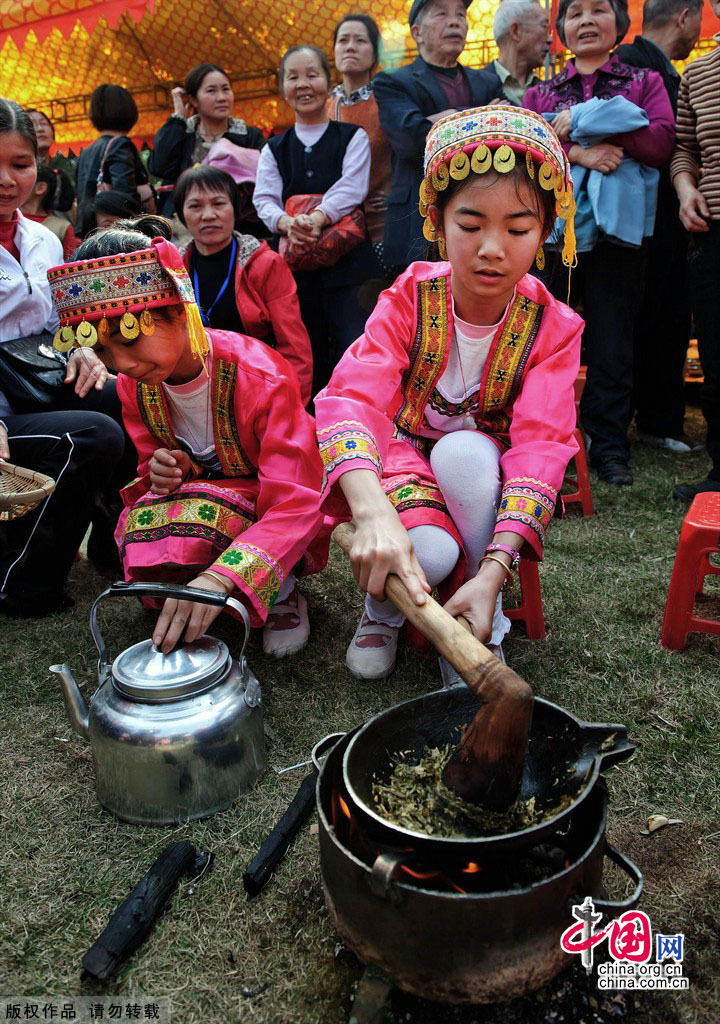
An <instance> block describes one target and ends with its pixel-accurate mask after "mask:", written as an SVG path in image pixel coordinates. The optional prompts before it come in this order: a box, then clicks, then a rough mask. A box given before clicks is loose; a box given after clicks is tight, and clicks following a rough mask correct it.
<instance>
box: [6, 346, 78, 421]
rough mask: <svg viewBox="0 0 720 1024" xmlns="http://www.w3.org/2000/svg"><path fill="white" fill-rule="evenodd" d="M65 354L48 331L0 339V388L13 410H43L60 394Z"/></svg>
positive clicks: (64, 370)
mask: <svg viewBox="0 0 720 1024" xmlns="http://www.w3.org/2000/svg"><path fill="white" fill-rule="evenodd" d="M66 373H67V357H66V356H65V355H63V353H61V352H58V351H57V349H55V348H53V336H52V334H50V332H49V331H43V333H42V334H30V335H28V336H27V337H26V338H16V339H15V340H14V341H0V391H2V392H3V394H4V395H5V397H6V398H7V400H8V402H9V403H10V408H11V409H12V410H13V412H15V413H23V412H34V411H38V412H43V411H47V410H48V409H49V408H51V407H52V406H54V405H55V404H56V403H57V402H58V401H59V400H60V398H61V397H62V396H63V394H64V388H65V375H66Z"/></svg>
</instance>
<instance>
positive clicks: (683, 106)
mask: <svg viewBox="0 0 720 1024" xmlns="http://www.w3.org/2000/svg"><path fill="white" fill-rule="evenodd" d="M470 3H471V0H413V2H412V5H411V7H410V10H409V24H410V30H411V34H412V38H413V40H414V42H415V44H416V46H417V57H416V58H415V59H414V60H413V61H412V63H410V64H408V65H407V66H403V67H399V68H397V69H396V70H392V71H390V70H388V71H380V72H379V73H376V71H377V68H378V66H379V65H382V62H383V52H382V39H381V37H380V33H379V31H378V26H377V25H376V23H375V22H374V20H373V19H372V18H371V17H369V16H368V15H366V14H361V13H353V12H352V11H351V12H349V13H348V14H347V15H345V16H344V17H343V18H342V19H341V20H340V21H339V22H338V24H337V26H336V29H335V34H334V50H333V58H334V68H335V74H333V71H332V70H331V67H330V64H329V61H328V57H327V55H326V54H325V53H324V52H323V51H322V50H320V49H318V48H317V47H315V46H314V45H310V44H309V43H308V44H306V43H305V41H302V40H301V41H299V45H297V46H293V47H291V48H290V49H289V50H288V51H287V52H286V53H285V54H284V56H283V58H282V62H281V64H280V68H279V72H278V85H279V92H280V95H281V96H282V98H283V99H284V100H285V102H286V104H287V105H288V107H289V108H290V110H291V111H292V114H293V117H294V123H293V124H292V125H291V126H290V127H288V128H286V129H285V130H284V131H281V132H279V133H277V134H271V136H270V138H268V139H266V137H265V136H264V135H263V133H262V132H261V131H260V130H259V129H258V128H256V127H254V126H252V125H250V124H247V123H246V122H245V121H244V120H243V119H242V117H240V116H236V114H237V113H238V111H237V110H236V105H235V100H234V95H233V89H232V83H231V81H230V79H229V78H228V76H227V74H226V72H225V70H224V69H223V68H221V67H219V66H216V65H213V64H202V65H199V66H198V67H195V68H193V69H191V70H190V71H189V73H188V75H187V77H186V78H185V81H184V84H183V85H182V86H178V87H176V88H175V89H173V90H172V103H173V111H172V113H171V114H170V116H169V118H168V120H167V121H166V123H165V124H164V125H163V126H162V127H161V129H160V130H159V132H158V133H157V136H156V138H155V140H154V144H153V146H152V148H151V152H150V154H149V160H147V161H145V160H143V159H142V158H141V154H140V153H139V152H138V149H137V147H136V145H135V143H134V142H133V140H132V138H131V134H132V130H133V127H134V125H135V123H136V121H137V119H138V110H137V105H136V103H135V100H134V99H133V97H132V95H131V94H130V93H129V92H128V91H127V90H126V89H125V88H124V87H122V86H120V85H117V84H105V85H102V86H100V87H99V88H97V89H96V90H95V91H94V93H93V95H92V99H91V104H90V119H91V121H92V124H93V125H94V127H95V129H96V130H97V132H98V137H97V138H96V139H95V141H94V142H92V143H91V144H90V145H89V146H87V147H86V148H85V149H84V150H83V151H82V152H81V154H80V156H79V158H78V160H77V165H76V167H75V169H74V179H75V180H74V182H73V181H72V180H71V177H70V175H69V174H68V172H67V168H66V167H65V166H63V167H60V166H59V165H58V162H57V158H56V157H54V156H52V155H51V151H52V147H53V143H54V128H53V125H52V123H51V121H50V119H49V118H48V117H47V115H46V114H45V113H44V112H42V111H40V110H26V111H22V110H20V108H19V107H18V106H17V105H16V104H14V103H13V102H12V100H11V99H9V100H2V101H0V142H1V144H0V277H1V279H2V280H3V282H4V283H5V284H6V287H4V288H3V291H2V298H1V299H0V303H1V306H0V348H1V347H2V346H3V345H4V344H9V343H13V342H15V341H17V340H18V339H21V338H27V337H28V336H35V335H39V334H41V332H43V331H52V332H54V331H55V329H56V327H57V317H56V314H55V313H54V311H53V309H52V303H51V300H50V294H49V291H48V285H47V281H46V280H45V271H46V270H47V269H49V268H50V267H51V266H53V265H55V264H58V263H61V262H62V261H63V259H64V260H65V261H67V260H69V259H70V258H71V257H72V253H73V251H74V250H75V248H76V246H77V245H78V244H79V240H81V239H83V238H87V237H88V236H90V235H91V234H92V232H93V231H95V230H97V229H102V228H106V227H108V226H109V225H111V224H113V223H114V222H116V221H118V220H120V221H125V220H127V219H128V218H132V217H136V216H139V215H141V214H143V213H153V212H156V211H157V212H158V213H160V214H162V215H164V216H165V217H167V218H169V219H170V221H171V224H172V226H173V232H174V240H175V241H176V242H177V243H178V244H179V245H181V246H182V249H183V259H184V262H185V265H186V267H187V268H188V271H189V273H190V276H191V279H192V281H193V285H194V289H195V293H196V296H197V299H198V302H199V306H200V309H201V312H202V316H203V322H204V323H205V325H206V326H207V327H210V328H213V329H220V330H225V331H233V332H239V333H244V334H248V335H251V336H253V337H255V338H258V339H260V340H262V341H263V342H265V343H266V344H267V345H269V346H271V347H272V348H275V349H276V350H277V351H278V352H279V353H280V354H281V355H283V356H284V357H285V358H286V359H287V361H288V362H289V364H290V366H291V367H292V369H293V372H294V374H295V376H296V378H297V381H298V384H299V387H300V393H301V397H302V401H303V404H304V405H305V406H306V407H307V408H309V409H312V400H313V396H315V395H316V394H317V393H318V391H320V389H322V388H323V387H324V386H325V385H326V384H327V382H328V380H329V378H330V376H331V374H332V371H333V368H334V366H335V364H336V363H337V361H338V360H339V359H340V357H341V356H342V355H343V353H344V352H345V351H346V350H347V348H348V347H349V346H350V345H351V344H352V343H353V342H354V341H355V340H356V339H357V338H358V337H359V336H360V335H361V334H362V333H363V330H364V328H365V323H366V320H367V318H368V316H369V315H370V314H371V313H372V311H373V309H374V308H375V305H376V302H377V299H378V295H379V294H380V292H381V291H382V290H383V289H384V288H386V287H388V286H389V285H391V284H392V282H393V281H394V280H395V278H396V277H397V275H398V274H400V273H401V272H402V271H403V270H405V268H406V267H407V266H408V265H409V264H410V263H412V262H413V261H415V260H422V259H425V258H427V257H428V246H427V236H424V234H423V218H422V217H421V215H420V213H419V212H418V192H419V188H420V184H421V181H422V179H423V153H424V148H425V142H426V137H427V135H428V132H429V130H430V128H431V126H432V125H433V124H434V123H435V122H437V121H438V120H440V119H441V118H444V117H446V116H448V115H449V114H452V113H454V112H456V111H462V110H467V109H471V108H475V107H481V106H486V105H493V104H502V105H505V106H514V107H524V108H526V109H529V110H531V111H534V112H536V113H537V114H540V115H542V116H543V117H545V118H547V120H548V121H550V122H551V123H552V125H553V128H554V129H555V131H556V133H557V135H558V137H559V139H560V140H561V142H562V144H563V149H564V150H565V152H566V154H567V157H568V159H569V161H570V163H571V165H572V177H573V182H574V188H575V199H576V202H577V215H576V234H577V253H578V256H577V265H576V266H574V267H572V268H569V267H567V266H565V265H563V263H562V261H561V260H560V249H561V246H562V242H561V240H560V238H559V236H554V235H551V236H550V238H549V239H548V241H547V243H546V244H545V246H544V247H541V248H540V250H539V251H538V257H537V270H536V274H537V276H538V277H539V278H540V279H541V280H542V281H543V282H544V284H545V285H546V286H547V287H548V288H549V290H550V291H551V293H552V294H553V295H554V296H555V297H556V298H558V299H560V300H562V301H569V303H570V305H572V306H573V307H575V308H576V309H578V311H579V312H580V313H581V315H582V316H583V318H584V320H585V331H584V336H583V351H582V362H583V364H585V365H586V366H587V379H586V383H585V387H584V391H583V395H582V402H581V407H580V415H581V425H582V427H583V429H584V432H585V434H586V437H587V443H588V449H589V457H590V461H591V463H592V465H593V466H594V467H595V469H596V472H597V474H598V476H599V477H600V479H602V480H604V481H606V482H608V483H610V484H613V485H617V486H623V485H630V484H632V483H633V474H632V471H631V468H630V452H631V444H630V428H631V425H632V423H633V420H634V421H635V426H636V431H637V438H638V440H639V441H640V442H643V443H649V444H653V445H656V446H658V447H661V448H665V449H668V450H671V451H673V452H676V453H680V454H683V455H684V454H688V453H691V452H693V451H695V450H697V449H698V448H699V447H700V445H699V443H698V442H697V441H696V440H694V439H692V438H690V437H688V436H687V434H686V432H685V428H684V417H685V393H684V366H685V359H686V352H687V348H688V343H689V341H690V339H691V337H692V336H693V323H694V333H695V335H696V337H697V340H698V346H699V354H700V360H701V364H702V371H703V374H704V384H703V386H702V411H703V414H704V417H705V420H706V421H707V425H708V436H707V451H708V454H709V456H710V458H711V460H712V466H711V468H710V470H709V472H708V474H707V476H706V478H704V479H703V480H701V481H700V482H699V483H692V484H691V483H688V484H681V485H679V486H678V488H677V489H676V492H675V493H676V495H677V496H678V497H679V498H682V499H684V500H690V499H692V497H694V496H695V495H696V494H697V493H700V492H702V491H708V490H718V491H720V170H719V168H720V47H717V48H715V49H712V50H711V51H710V52H709V53H707V54H706V55H704V56H702V57H699V58H697V59H696V60H694V61H692V62H691V63H690V64H689V65H688V66H687V67H686V69H685V71H684V73H683V74H682V76H680V75H679V74H678V72H677V71H676V70H675V68H674V66H673V64H672V61H676V60H685V59H686V58H687V57H688V56H689V54H690V53H691V51H692V50H693V48H694V47H695V45H696V43H697V41H698V38H699V35H700V25H701V17H702V10H703V0H646V3H645V6H644V11H643V25H642V34H641V35H639V36H636V37H635V39H634V40H633V41H632V42H626V43H623V39H624V38H625V36H626V34H627V31H628V28H629V24H630V19H629V15H628V9H627V3H626V0H560V3H559V5H558V8H557V15H556V19H555V25H554V28H555V30H556V32H557V35H558V37H559V39H560V41H561V43H562V44H563V45H564V47H565V48H566V50H567V51H568V52H569V57H568V59H567V60H566V61H565V62H564V64H563V66H562V69H561V70H560V71H559V72H558V73H556V74H552V73H551V72H550V63H549V52H550V47H551V43H552V28H551V25H550V22H549V20H548V15H547V12H546V8H545V6H544V5H542V4H541V3H539V2H537V0H502V2H501V3H499V5H498V8H497V12H496V14H495V19H494V35H495V41H496V43H497V48H498V56H497V58H496V59H495V60H493V61H491V62H490V63H489V64H486V65H485V66H483V67H481V68H473V67H470V66H467V65H466V64H461V63H460V62H459V57H460V55H461V54H462V52H463V50H464V49H465V46H466V41H467V31H468V22H467V8H468V7H469V5H470ZM708 3H709V4H710V6H711V7H712V9H713V11H714V13H715V14H716V15H717V16H718V17H720V0H708ZM716 40H718V41H720V36H718V37H716ZM240 113H241V111H240ZM82 351H83V352H86V351H87V350H85V349H83V350H82ZM80 363H81V360H80V358H79V357H78V356H77V354H73V355H71V357H70V359H69V360H68V362H67V373H66V383H65V384H64V385H63V387H62V388H60V389H59V390H58V391H57V392H56V393H55V394H54V395H53V396H52V397H51V398H50V399H48V400H45V401H43V402H40V401H36V402H35V404H33V401H32V400H31V399H28V400H27V401H26V402H25V403H24V404H23V403H20V402H19V401H18V399H17V397H15V396H14V395H13V394H10V392H9V386H7V385H5V386H4V378H3V372H4V371H3V365H4V364H3V362H2V361H0V458H2V459H4V460H8V459H9V460H10V461H12V462H16V463H18V464H26V465H29V466H32V467H33V468H37V469H39V470H41V471H44V472H47V473H49V475H51V476H53V478H55V479H56V483H57V486H56V490H55V492H54V494H53V495H52V496H51V497H50V498H49V499H48V500H47V501H46V502H45V504H44V505H43V506H41V507H40V508H39V509H37V510H36V511H35V512H33V513H31V514H30V515H28V516H26V517H24V518H23V519H21V520H18V521H17V522H16V523H12V524H5V525H0V542H1V546H0V598H2V599H1V600H0V611H2V612H6V613H11V614H20V615H37V614H44V613H47V612H51V611H55V610H58V609H61V608H62V607H65V606H66V605H67V604H68V599H67V596H66V595H65V593H64V583H65V579H66V576H67V573H68V571H69V568H70V565H71V562H72V557H73V556H74V552H75V551H76V550H77V547H78V545H79V543H80V541H81V540H82V537H83V535H84V534H85V532H86V531H87V528H88V526H89V525H90V524H92V525H93V533H92V534H91V544H90V548H89V555H90V557H93V558H95V559H96V560H97V561H98V563H99V564H101V565H103V566H105V567H107V566H111V567H113V568H114V567H115V566H116V564H117V559H116V556H115V553H114V549H113V541H112V529H113V526H114V523H115V522H116V520H117V515H118V509H119V507H120V505H119V498H118V493H119V489H120V487H121V486H122V485H123V484H125V483H127V482H128V480H129V479H130V478H131V476H132V475H133V472H134V459H135V453H134V450H133V448H132V445H131V444H130V442H129V439H128V437H127V434H126V433H125V431H124V428H123V424H122V416H121V414H120V408H119V403H118V401H117V396H116V394H115V390H114V380H113V379H112V378H110V379H108V374H107V372H106V371H105V369H104V368H103V367H102V364H100V363H99V361H93V360H92V359H89V360H86V361H84V362H82V365H80ZM70 509H72V514H71V515H68V510H70ZM58 523H61V524H62V528H61V529H59V530H58V529H57V524H58ZM93 538H94V539H93ZM50 563H52V564H53V566H54V568H53V571H52V572H51V573H48V570H47V566H48V565H49V564H50ZM40 565H43V566H44V569H43V572H42V574H41V575H42V581H43V582H42V587H40V583H39V579H40V577H39V576H38V575H37V573H38V567H39V566H40ZM28 580H31V582H30V583H28ZM32 580H35V581H36V582H37V586H36V587H35V588H34V584H33V583H32Z"/></svg>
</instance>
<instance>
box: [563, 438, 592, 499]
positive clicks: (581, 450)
mask: <svg viewBox="0 0 720 1024" xmlns="http://www.w3.org/2000/svg"><path fill="white" fill-rule="evenodd" d="M575 440H576V441H577V443H578V451H577V454H576V455H575V474H576V475H575V476H570V475H567V476H566V477H565V483H566V484H570V486H571V487H574V488H575V489H574V490H573V491H570V493H569V494H563V496H562V500H563V505H572V504H573V502H576V501H577V502H579V503H580V508H581V509H582V514H583V515H584V516H594V515H595V506H594V505H593V497H592V488H591V487H590V474H589V473H588V464H587V453H586V451H585V438H584V437H583V433H582V430H581V429H580V427H576V428H575Z"/></svg>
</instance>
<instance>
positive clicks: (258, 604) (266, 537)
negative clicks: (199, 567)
mask: <svg viewBox="0 0 720 1024" xmlns="http://www.w3.org/2000/svg"><path fill="white" fill-rule="evenodd" d="M208 335H209V337H210V339H211V343H212V350H213V363H212V382H211V401H212V415H213V431H214V435H215V448H216V451H217V455H218V458H219V460H220V464H221V465H222V469H223V479H222V480H217V481H214V482H215V483H216V484H220V485H221V486H223V487H232V486H233V482H234V480H233V478H237V480H236V481H235V483H236V487H237V488H238V490H240V491H242V490H243V489H245V490H247V491H248V493H249V494H250V495H251V496H252V500H253V501H254V503H255V511H256V516H257V522H253V523H251V525H250V526H248V528H247V529H246V530H245V531H244V532H242V533H240V534H239V535H238V536H236V537H235V539H234V540H232V541H231V543H230V545H229V546H228V548H227V549H226V550H225V551H224V552H223V553H222V554H221V555H220V557H219V558H218V559H217V561H216V562H214V563H213V566H212V568H213V570H215V571H217V572H219V573H221V574H222V575H224V576H227V577H228V578H229V579H230V580H232V582H233V583H234V584H235V586H236V587H238V588H239V589H240V590H241V591H242V593H243V594H244V595H245V596H246V597H247V598H248V599H249V605H250V612H251V622H252V624H253V625H260V624H262V622H263V621H264V620H265V618H266V616H267V613H268V611H269V609H270V608H271V607H272V604H273V601H274V600H275V597H276V596H277V592H278V590H279V589H280V587H281V585H282V583H283V582H284V580H285V578H286V576H287V574H288V573H289V572H290V571H291V570H292V569H293V567H294V566H296V565H297V563H298V562H300V560H301V559H302V558H303V556H305V561H304V567H303V572H304V573H310V572H317V571H319V570H320V569H321V568H322V567H323V565H324V564H325V560H326V558H327V547H328V544H329V536H325V537H322V536H320V537H318V533H319V531H320V530H321V527H322V524H323V515H322V513H321V511H320V502H321V498H320V485H321V479H322V465H321V462H320V456H319V453H318V450H317V443H316V439H315V430H314V423H313V419H312V417H311V416H310V415H309V414H308V413H307V412H305V410H304V409H303V408H302V406H301V404H300V396H299V394H298V390H297V383H296V382H295V380H294V379H291V377H290V375H289V374H288V366H287V363H286V362H285V360H284V359H283V358H282V356H279V355H278V354H277V353H276V352H274V351H273V350H272V349H271V348H269V347H268V346H267V345H265V344H263V343H262V342H261V341H258V340H257V339H255V338H250V337H248V336H246V335H243V334H232V333H230V332H229V331H212V330H211V331H208ZM117 389H118V394H119V396H120V399H121V401H122V407H123V420H124V422H125V427H126V429H127V431H128V434H129V435H130V437H131V439H132V441H133V444H134V445H135V447H136V448H137V452H138V457H139V466H138V474H139V478H138V479H137V480H135V481H134V482H133V483H132V484H130V485H129V486H128V487H126V488H125V490H124V491H123V492H122V496H123V500H124V501H125V504H126V505H134V504H135V502H137V501H139V500H140V499H141V498H142V497H143V496H144V495H145V494H146V493H147V492H148V491H149V489H150V479H149V464H150V458H151V456H152V454H153V452H154V451H155V450H156V449H157V448H169V449H175V448H178V447H180V446H179V444H178V442H177V440H176V438H175V435H174V433H173V430H172V426H171V421H170V416H169V412H168V406H167V402H166V400H165V395H164V391H163V388H162V386H161V385H147V384H141V383H140V382H138V381H136V380H133V379H132V378H130V377H126V376H124V375H123V374H120V375H119V376H118V383H117ZM200 476H201V469H200V467H199V466H197V465H196V464H193V476H192V477H191V478H190V479H193V478H196V479H197V478H199V477H200ZM179 498H181V495H179ZM133 514H135V513H134V512H133ZM137 515H138V516H140V515H142V510H141V509H138V510H137ZM136 518H137V516H136ZM209 525H212V524H209ZM313 540H316V543H315V544H313V545H312V547H311V550H310V551H308V547H309V546H311V542H312V541H313Z"/></svg>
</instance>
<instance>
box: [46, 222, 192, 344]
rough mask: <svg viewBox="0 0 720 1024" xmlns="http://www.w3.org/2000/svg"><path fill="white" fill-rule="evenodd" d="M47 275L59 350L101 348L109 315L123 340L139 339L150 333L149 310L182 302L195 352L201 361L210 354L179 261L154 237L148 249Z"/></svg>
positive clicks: (73, 265)
mask: <svg viewBox="0 0 720 1024" xmlns="http://www.w3.org/2000/svg"><path fill="white" fill-rule="evenodd" d="M47 276H48V281H49V282H50V291H51V293H52V297H53V301H54V303H55V308H56V309H57V312H58V316H59V318H60V327H59V329H58V331H57V332H56V334H55V337H54V339H53V345H54V346H55V348H56V349H58V350H59V351H60V352H67V351H68V349H71V348H72V347H73V346H74V345H76V346H81V345H88V346H90V347H93V346H95V345H97V343H98V341H100V344H104V343H105V342H106V341H107V340H108V338H109V337H110V325H109V323H108V317H120V333H121V334H122V335H123V337H124V338H128V339H131V338H137V336H138V334H140V332H141V331H142V333H143V334H145V335H149V334H152V333H153V332H154V330H155V323H154V321H153V318H152V314H151V313H150V310H151V309H155V308H158V307H159V306H177V305H180V304H182V305H184V306H185V315H186V318H187V324H188V332H189V334H190V347H191V349H192V352H193V354H194V355H196V356H199V357H200V358H201V359H202V358H203V356H205V355H206V354H207V352H208V351H209V348H208V341H207V337H206V336H205V329H204V327H203V325H202V320H201V319H200V311H199V310H198V307H197V303H196V299H195V293H194V292H193V287H192V284H191V282H190V278H189V276H188V273H187V270H186V269H185V266H184V264H183V261H182V257H181V256H180V253H179V252H178V251H177V249H176V248H175V246H174V245H172V244H171V243H170V242H167V241H166V240H165V239H164V238H154V239H153V240H152V242H151V245H150V248H149V249H141V250H140V251H138V252H121V253H118V254H117V256H101V257H98V258H96V259H91V260H80V261H79V262H76V263H63V264H62V265H61V266H59V267H51V269H50V270H48V272H47ZM136 314H139V316H136Z"/></svg>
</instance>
